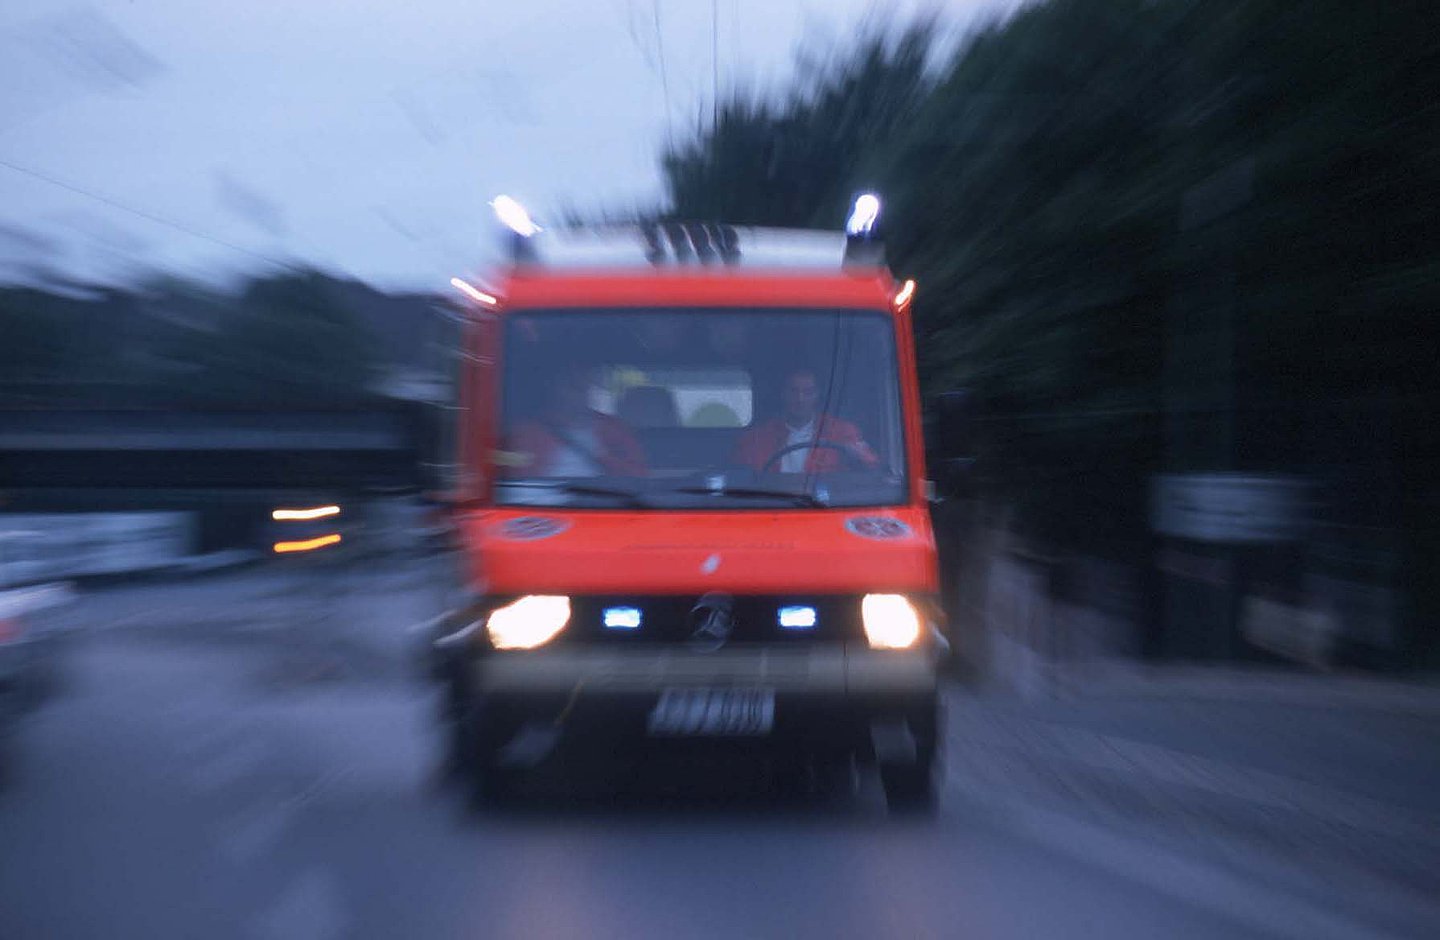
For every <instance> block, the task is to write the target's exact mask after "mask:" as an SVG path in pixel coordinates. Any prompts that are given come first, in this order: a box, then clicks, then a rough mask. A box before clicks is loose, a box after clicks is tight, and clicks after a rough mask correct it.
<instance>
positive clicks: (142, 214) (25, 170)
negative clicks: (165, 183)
mask: <svg viewBox="0 0 1440 940" xmlns="http://www.w3.org/2000/svg"><path fill="white" fill-rule="evenodd" d="M0 166H3V167H5V168H6V169H8V170H13V171H14V172H16V173H20V174H23V175H25V176H29V177H31V178H33V179H37V180H40V181H41V182H43V183H49V184H50V185H51V186H55V187H58V188H60V189H63V190H66V191H68V192H72V193H75V194H76V195H77V196H84V197H85V198H86V199H93V200H95V201H96V202H100V203H104V204H105V205H107V206H110V207H111V208H112V209H119V210H120V211H121V212H128V213H130V214H131V215H133V216H137V217H138V218H142V219H145V220H146V221H147V222H154V223H155V224H156V225H163V226H165V227H166V228H172V229H174V230H175V231H177V232H183V233H184V234H186V235H189V236H190V237H191V238H198V239H200V240H201V241H206V242H209V243H211V244H212V245H219V246H220V247H221V248H229V249H230V250H231V251H237V252H239V253H240V254H242V255H249V256H250V257H252V258H255V259H257V260H259V261H263V262H265V263H266V264H273V265H275V266H276V267H281V268H287V269H290V270H295V266H294V265H292V264H289V263H287V262H284V261H279V260H276V259H275V258H271V257H269V256H268V255H263V254H261V253H260V252H258V251H251V250H250V249H249V248H244V247H241V246H240V245H236V244H234V243H233V242H227V241H225V240H224V239H223V238H216V237H215V236H214V235H207V234H205V233H204V232H201V231H197V230H196V229H193V228H190V227H189V226H188V225H183V224H181V223H179V222H176V221H174V220H173V219H167V218H165V217H163V216H159V215H156V214H155V213H153V212H146V211H145V210H144V209H136V208H135V207H134V206H127V205H126V204H125V203H123V202H119V201H117V200H115V199H111V198H110V197H109V196H103V195H101V194H100V193H94V192H91V191H90V190H88V189H82V188H81V187H79V186H75V185H73V184H71V183H67V182H65V181H64V180H60V179H56V178H55V177H53V176H50V175H49V174H47V173H41V172H40V171H39V170H32V169H30V168H29V167H24V166H20V165H18V164H15V163H11V162H10V161H8V160H0Z"/></svg>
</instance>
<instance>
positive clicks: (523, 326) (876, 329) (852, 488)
mask: <svg viewBox="0 0 1440 940" xmlns="http://www.w3.org/2000/svg"><path fill="white" fill-rule="evenodd" d="M505 331H506V332H505V342H504V359H503V373H504V376H505V378H504V382H503V388H502V394H501V441H502V444H501V451H500V453H499V454H498V455H497V462H498V463H499V468H498V469H499V480H498V481H497V486H496V498H497V501H498V502H499V503H501V504H502V505H523V506H540V505H547V506H553V505H568V506H585V507H617V508H619V507H627V508H725V509H775V508H789V507H802V506H883V505H895V504H899V503H902V502H904V500H905V496H906V489H905V479H906V475H905V448H904V434H903V426H902V422H901V417H900V416H901V406H900V391H899V383H898V379H897V372H896V359H895V335H894V324H893V321H892V320H891V319H890V318H889V317H888V316H886V315H885V314H883V313H878V312H873V311H850V310H778V309H777V310H755V309H745V310H727V309H716V308H700V309H694V308H689V309H686V308H665V309H646V310H640V311H636V310H574V309H567V310H555V311H535V312H530V311H527V312H524V313H517V314H512V315H511V316H509V317H507V318H506V325H505Z"/></svg>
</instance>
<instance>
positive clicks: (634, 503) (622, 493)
mask: <svg viewBox="0 0 1440 940" xmlns="http://www.w3.org/2000/svg"><path fill="white" fill-rule="evenodd" d="M496 483H497V485H499V486H534V487H539V488H540V489H544V490H554V491H555V492H557V493H565V494H567V495H570V496H608V497H610V498H612V499H617V500H619V501H620V504H621V505H622V506H625V507H627V508H630V509H649V508H650V504H649V503H647V502H646V501H645V500H644V498H643V497H641V495H640V494H639V493H637V492H635V491H634V490H627V489H622V488H620V487H618V486H600V485H598V484H594V483H570V482H558V481H554V480H498V481H496Z"/></svg>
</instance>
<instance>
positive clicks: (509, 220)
mask: <svg viewBox="0 0 1440 940" xmlns="http://www.w3.org/2000/svg"><path fill="white" fill-rule="evenodd" d="M490 207H491V208H492V209H494V210H495V217H496V218H497V219H499V220H500V222H501V223H502V224H503V225H504V226H505V227H506V228H508V229H510V230H511V231H512V232H514V233H516V234H517V235H523V236H525V237H526V238H529V237H530V236H531V235H534V234H535V233H536V232H538V231H540V226H538V225H536V224H535V223H534V221H532V220H531V218H530V213H528V212H526V211H525V207H524V206H522V205H520V203H518V202H516V201H515V200H514V199H511V198H510V197H509V196H496V197H495V200H494V201H493V202H491V203H490Z"/></svg>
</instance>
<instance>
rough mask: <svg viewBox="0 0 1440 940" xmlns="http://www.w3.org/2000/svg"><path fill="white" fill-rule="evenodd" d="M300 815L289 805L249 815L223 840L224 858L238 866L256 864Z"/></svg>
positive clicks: (272, 807)
mask: <svg viewBox="0 0 1440 940" xmlns="http://www.w3.org/2000/svg"><path fill="white" fill-rule="evenodd" d="M296 813H297V810H296V808H295V807H293V806H291V805H289V804H287V803H278V804H274V805H271V806H265V807H261V808H259V809H254V810H250V811H248V812H247V813H245V814H244V815H243V816H241V817H240V818H239V819H238V820H237V821H235V822H234V823H233V824H231V825H230V826H228V827H227V831H226V832H225V833H224V834H222V835H221V836H220V852H221V854H223V855H224V856H225V857H226V858H228V859H230V861H232V862H234V863H235V864H237V865H242V864H246V863H249V862H253V861H255V860H256V859H258V858H259V857H260V856H262V855H264V854H265V853H266V852H268V851H270V850H271V849H273V848H274V847H275V845H276V843H278V842H279V841H280V839H281V837H282V836H284V835H285V830H286V829H287V828H288V827H289V825H290V823H291V822H293V821H294V819H295V816H296Z"/></svg>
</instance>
